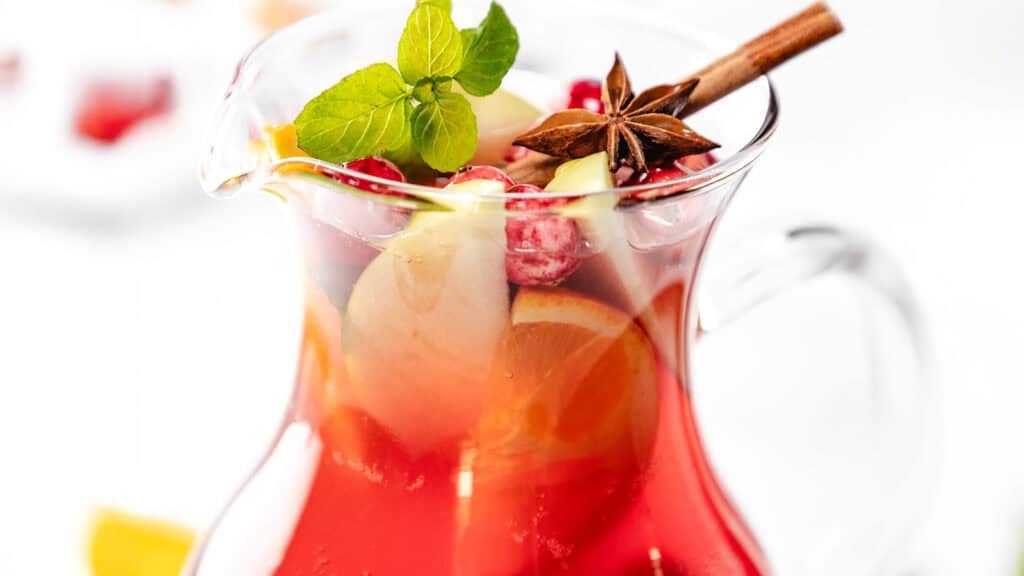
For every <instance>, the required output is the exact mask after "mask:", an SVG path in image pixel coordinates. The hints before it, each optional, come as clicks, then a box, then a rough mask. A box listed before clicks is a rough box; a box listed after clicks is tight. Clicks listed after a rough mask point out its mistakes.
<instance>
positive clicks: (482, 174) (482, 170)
mask: <svg viewBox="0 0 1024 576" xmlns="http://www.w3.org/2000/svg"><path fill="white" fill-rule="evenodd" d="M470 180H494V181H495V182H501V183H502V184H504V185H505V190H508V189H509V188H511V187H512V186H514V185H515V182H514V181H513V180H512V179H511V178H509V176H508V174H505V173H504V172H502V171H501V170H499V169H497V168H495V167H494V166H464V167H462V168H461V169H460V170H459V171H458V172H456V173H455V175H454V176H452V178H451V180H449V181H448V185H449V186H452V185H454V184H461V183H462V182H469V181H470Z"/></svg>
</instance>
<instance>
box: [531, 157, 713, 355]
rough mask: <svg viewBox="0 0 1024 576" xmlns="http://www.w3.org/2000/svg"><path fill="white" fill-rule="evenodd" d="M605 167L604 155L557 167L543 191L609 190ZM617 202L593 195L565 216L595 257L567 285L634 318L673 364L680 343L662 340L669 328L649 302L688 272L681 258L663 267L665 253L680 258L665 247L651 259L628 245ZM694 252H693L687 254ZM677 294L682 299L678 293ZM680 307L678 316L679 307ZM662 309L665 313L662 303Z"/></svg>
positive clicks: (608, 196)
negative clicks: (661, 255)
mask: <svg viewBox="0 0 1024 576" xmlns="http://www.w3.org/2000/svg"><path fill="white" fill-rule="evenodd" d="M607 162H608V157H607V154H606V153H604V152H599V153H597V154H593V155H591V156H587V157H585V158H581V159H578V160H573V161H570V162H566V163H565V164H563V165H562V166H560V167H559V169H558V171H557V172H556V174H555V177H554V179H553V180H552V181H551V183H550V184H548V187H547V189H548V190H549V191H553V192H576V193H581V192H591V191H599V190H610V189H612V188H613V182H612V176H611V174H610V173H609V172H608V164H607ZM618 200H619V197H618V196H617V195H616V194H614V193H612V192H606V193H597V194H592V195H588V196H583V197H582V198H580V199H578V200H576V201H574V202H573V203H572V204H570V205H569V206H567V207H566V208H565V210H564V211H563V213H565V212H568V213H570V214H572V215H574V216H576V217H577V219H578V221H579V222H580V226H581V228H582V230H583V235H584V237H585V238H586V241H587V243H588V245H589V249H590V250H591V251H592V252H594V255H593V256H591V257H589V258H586V259H584V261H583V264H582V265H581V266H580V268H579V270H577V271H576V272H575V273H574V274H573V275H572V276H570V277H569V279H568V280H567V281H566V284H565V285H566V287H568V288H571V289H574V290H577V291H579V292H582V293H585V294H590V295H592V296H595V297H597V298H599V299H601V300H604V301H606V302H609V303H611V304H612V305H614V306H616V307H618V308H620V309H622V310H625V311H626V313H628V314H630V315H632V316H635V317H637V321H638V322H639V323H640V325H641V326H643V327H644V329H645V330H646V331H647V333H648V334H650V335H651V337H652V338H654V339H655V340H654V342H655V345H656V346H657V347H658V349H659V351H660V352H661V353H662V355H663V356H665V357H666V358H668V359H670V361H673V360H675V359H677V358H678V356H679V351H678V350H677V342H678V339H677V338H675V337H673V338H671V339H666V338H664V337H663V336H664V335H665V334H666V333H667V332H668V328H667V327H665V326H661V325H659V323H662V322H664V321H665V319H664V318H663V317H661V316H660V315H658V314H654V313H653V312H652V302H653V301H654V299H655V296H656V295H657V294H659V293H660V292H662V291H663V290H665V289H666V287H669V286H672V285H675V284H679V283H680V282H682V278H684V277H685V276H686V275H687V274H688V272H687V271H685V270H684V269H683V267H682V264H683V262H682V258H681V257H680V258H678V259H677V260H676V261H664V259H662V258H659V257H658V256H657V254H658V253H664V252H666V251H669V252H672V253H673V254H675V255H676V256H681V255H680V254H677V253H678V250H675V251H673V250H672V249H671V248H670V247H669V246H668V245H663V246H659V248H660V249H659V250H658V251H653V252H651V253H649V254H648V253H644V252H642V251H640V250H637V249H636V248H635V247H634V246H633V245H631V243H630V237H629V234H630V227H629V225H628V224H629V222H628V220H627V216H628V215H627V214H625V213H624V212H623V211H621V210H619V209H617V208H616V207H615V205H616V203H617V202H618ZM696 248H697V246H692V247H690V248H689V249H693V250H695V249H696ZM675 293H678V294H679V296H680V297H682V296H683V292H682V291H681V290H677V291H676V292H675ZM662 297H663V298H666V297H667V296H665V295H663V296H662ZM679 307H680V310H681V307H682V302H680V306H679ZM660 308H661V309H665V306H664V303H662V305H661V306H660ZM671 322H672V326H673V327H674V326H679V325H680V323H679V322H677V321H675V320H671ZM673 367H675V366H673Z"/></svg>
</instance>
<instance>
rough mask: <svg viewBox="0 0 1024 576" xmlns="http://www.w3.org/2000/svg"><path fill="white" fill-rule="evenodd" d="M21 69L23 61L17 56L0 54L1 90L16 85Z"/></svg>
mask: <svg viewBox="0 0 1024 576" xmlns="http://www.w3.org/2000/svg"><path fill="white" fill-rule="evenodd" d="M20 67H21V60H20V59H19V58H18V55H17V54H0V88H7V87H8V86H12V85H14V82H15V80H17V79H18V69H19V68H20Z"/></svg>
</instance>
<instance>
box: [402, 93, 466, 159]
mask: <svg viewBox="0 0 1024 576" xmlns="http://www.w3.org/2000/svg"><path fill="white" fill-rule="evenodd" d="M412 141H413V142H414V143H415V144H417V151H418V152H419V153H420V156H422V157H423V161H424V162H426V163H427V164H428V165H430V166H432V167H433V168H435V169H437V170H441V171H444V172H454V171H455V170H458V169H459V168H460V167H461V166H462V165H463V164H465V163H466V162H467V161H469V159H470V158H472V157H473V154H474V153H476V116H474V115H473V109H472V108H470V106H469V100H466V97H465V96H463V95H462V94H455V93H452V92H445V91H441V92H440V93H439V94H438V95H437V99H436V100H434V101H433V102H429V103H423V104H420V105H419V106H417V107H416V110H415V111H413V113H412ZM455 159H461V160H455Z"/></svg>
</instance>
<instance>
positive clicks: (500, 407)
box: [480, 288, 657, 465]
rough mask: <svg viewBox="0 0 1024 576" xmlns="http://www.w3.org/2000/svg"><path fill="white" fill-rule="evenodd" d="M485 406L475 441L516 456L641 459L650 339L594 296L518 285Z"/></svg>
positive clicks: (648, 429) (648, 421)
mask: <svg viewBox="0 0 1024 576" xmlns="http://www.w3.org/2000/svg"><path fill="white" fill-rule="evenodd" d="M486 406H487V407H486V409H485V411H484V418H483V420H482V421H481V428H480V439H481V450H482V451H488V450H492V451H496V452H497V454H499V455H504V456H507V457H509V458H511V459H513V460H518V461H519V462H517V464H518V465H521V464H524V463H529V462H530V461H532V463H533V464H538V465H542V464H545V463H547V462H550V461H551V460H552V459H567V458H595V459H598V460H602V461H605V462H618V463H624V462H635V461H636V460H638V459H640V460H642V459H643V458H644V457H646V453H647V451H648V450H649V449H650V443H651V438H652V435H653V428H654V420H655V413H656V409H657V375H656V365H655V357H654V348H653V346H652V345H651V342H650V340H649V339H648V338H647V336H646V334H644V332H643V330H641V329H640V327H639V326H638V325H637V324H636V323H635V322H633V320H632V319H631V318H630V317H629V316H627V315H626V314H624V313H623V312H621V311H619V310H617V309H615V308H612V307H611V306H608V305H607V304H604V303H602V302H600V301H598V300H595V299H592V298H589V297H586V296H583V295H580V294H577V293H574V292H571V291H568V290H562V289H545V288H523V289H520V290H519V292H518V294H517V295H516V299H515V302H514V303H513V305H512V311H511V314H510V318H509V326H508V328H507V330H506V333H505V336H504V340H503V346H502V351H501V352H500V358H499V359H498V361H497V369H496V375H495V379H494V383H493V385H492V388H491V391H490V397H489V398H488V401H487V404H486ZM524 460H525V461H524Z"/></svg>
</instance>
